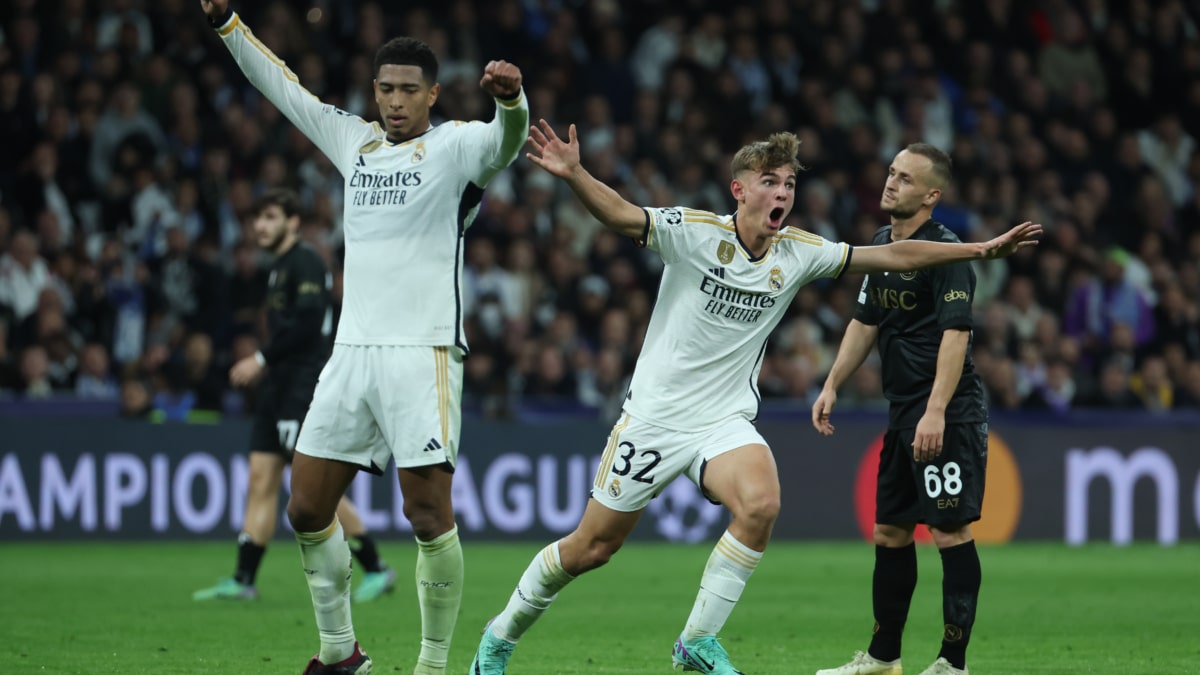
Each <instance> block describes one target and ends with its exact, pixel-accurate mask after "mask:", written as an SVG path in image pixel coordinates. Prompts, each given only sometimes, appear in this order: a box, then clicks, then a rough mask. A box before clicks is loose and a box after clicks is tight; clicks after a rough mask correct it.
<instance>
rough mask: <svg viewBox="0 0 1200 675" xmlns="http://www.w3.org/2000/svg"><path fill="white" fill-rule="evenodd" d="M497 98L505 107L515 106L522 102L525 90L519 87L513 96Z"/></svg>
mask: <svg viewBox="0 0 1200 675" xmlns="http://www.w3.org/2000/svg"><path fill="white" fill-rule="evenodd" d="M495 98H496V102H497V103H499V104H500V105H502V106H504V107H505V108H515V107H517V106H518V105H520V104H521V99H522V98H524V91H523V90H521V89H518V90H517V93H515V94H513V96H512V98H504V97H502V96H496V97H495Z"/></svg>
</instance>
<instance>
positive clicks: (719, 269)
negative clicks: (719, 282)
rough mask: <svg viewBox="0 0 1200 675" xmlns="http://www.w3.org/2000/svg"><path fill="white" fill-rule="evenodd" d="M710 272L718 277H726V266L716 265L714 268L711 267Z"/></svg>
mask: <svg viewBox="0 0 1200 675" xmlns="http://www.w3.org/2000/svg"><path fill="white" fill-rule="evenodd" d="M709 272H710V273H712V275H713V276H714V277H716V278H718V279H724V278H725V268H724V267H714V268H712V269H710V270H709Z"/></svg>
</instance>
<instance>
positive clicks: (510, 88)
mask: <svg viewBox="0 0 1200 675" xmlns="http://www.w3.org/2000/svg"><path fill="white" fill-rule="evenodd" d="M479 86H480V88H481V89H483V90H484V91H486V92H487V93H488V94H490V95H491V96H493V97H494V98H502V99H506V100H507V99H512V98H516V96H517V94H518V93H520V91H521V69H520V68H518V67H516V66H514V65H513V64H511V63H509V62H508V61H490V62H488V64H487V66H485V67H484V69H483V77H482V78H481V79H480V80H479Z"/></svg>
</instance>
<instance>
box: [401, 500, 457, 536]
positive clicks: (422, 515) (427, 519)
mask: <svg viewBox="0 0 1200 675" xmlns="http://www.w3.org/2000/svg"><path fill="white" fill-rule="evenodd" d="M404 517H405V518H407V519H408V522H409V523H411V524H412V529H413V536H415V537H416V538H417V539H419V540H421V541H432V540H434V539H437V538H438V537H440V536H441V535H443V534H445V533H446V532H449V531H450V529H451V528H452V527H454V516H453V514H449V515H447V514H444V513H442V510H441V509H439V508H438V507H437V505H435V504H429V503H413V502H408V501H406V502H404Z"/></svg>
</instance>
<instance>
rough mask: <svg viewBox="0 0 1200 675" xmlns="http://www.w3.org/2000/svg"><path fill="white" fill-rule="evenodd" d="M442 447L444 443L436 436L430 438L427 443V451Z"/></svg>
mask: <svg viewBox="0 0 1200 675" xmlns="http://www.w3.org/2000/svg"><path fill="white" fill-rule="evenodd" d="M441 449H442V444H441V443H438V442H437V439H436V438H431V439H429V442H428V443H426V444H425V452H433V451H434V450H441Z"/></svg>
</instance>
